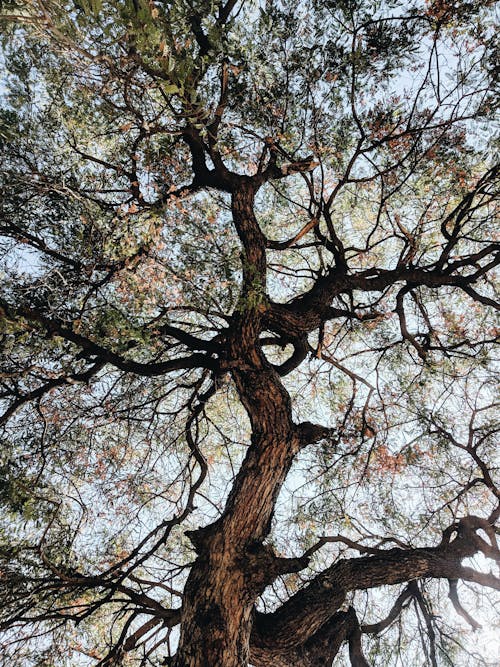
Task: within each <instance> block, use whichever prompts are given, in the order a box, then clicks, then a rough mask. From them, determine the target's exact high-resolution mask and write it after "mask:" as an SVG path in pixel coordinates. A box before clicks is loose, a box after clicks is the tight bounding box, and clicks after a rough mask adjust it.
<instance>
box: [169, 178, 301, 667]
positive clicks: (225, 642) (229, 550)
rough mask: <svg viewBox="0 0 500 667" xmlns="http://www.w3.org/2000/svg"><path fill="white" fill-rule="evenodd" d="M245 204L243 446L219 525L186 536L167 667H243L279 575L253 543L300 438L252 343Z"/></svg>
mask: <svg viewBox="0 0 500 667" xmlns="http://www.w3.org/2000/svg"><path fill="white" fill-rule="evenodd" d="M253 194H254V193H253V191H252V190H251V188H249V187H246V188H245V187H242V188H241V190H240V191H239V192H237V193H235V194H234V195H233V218H234V222H235V226H236V228H237V230H238V233H239V234H240V238H241V240H242V245H243V248H244V253H245V259H244V260H243V286H242V292H241V299H240V304H239V307H238V310H237V312H236V314H235V316H234V319H233V325H232V328H231V329H232V331H231V333H230V334H229V336H228V351H229V355H228V359H227V363H228V367H229V368H230V369H231V372H232V375H233V379H234V382H235V384H236V388H237V390H238V393H239V396H240V399H241V401H242V403H243V405H244V406H245V408H246V410H247V413H248V416H249V418H250V422H251V426H252V441H251V445H250V447H249V449H248V452H247V455H246V457H245V460H244V461H243V463H242V466H241V469H240V471H239V473H238V475H237V477H236V480H235V483H234V485H233V488H232V491H231V493H230V495H229V498H228V500H227V503H226V507H225V510H224V513H223V515H222V516H221V518H220V519H219V520H218V521H216V522H215V523H214V524H212V525H210V526H206V527H204V528H201V529H199V530H197V531H194V532H193V533H191V534H190V537H191V540H192V542H193V544H194V545H195V547H196V551H197V553H198V558H197V560H196V561H195V563H194V564H193V567H192V569H191V572H190V575H189V579H188V582H187V585H186V589H185V594H184V599H183V611H182V621H181V636H180V642H179V649H178V651H177V656H176V659H175V663H174V664H175V667H222V666H223V667H243V666H244V665H247V664H248V659H249V644H250V633H251V629H252V610H253V606H254V603H255V601H256V599H257V598H258V596H259V595H260V593H261V592H262V591H263V590H264V588H265V586H266V585H267V584H268V583H270V582H271V581H273V579H274V578H275V577H276V576H277V575H278V574H279V571H280V570H279V568H280V567H284V562H283V559H276V558H275V556H274V554H272V552H271V551H270V550H269V549H267V548H266V547H264V546H263V545H262V542H263V540H264V538H265V537H266V536H267V534H268V532H269V528H270V521H271V518H272V513H273V509H274V505H275V502H276V497H277V495H278V493H279V490H280V488H281V485H282V483H283V481H284V479H285V477H286V474H287V473H288V470H289V469H290V465H291V463H292V460H293V457H294V455H295V454H296V453H297V451H298V450H299V448H300V446H301V444H302V440H301V437H302V436H301V431H300V429H298V428H297V427H296V426H295V424H294V423H293V421H292V417H291V403H290V397H289V395H288V393H287V392H286V390H285V389H284V387H283V386H282V384H281V382H280V379H279V376H278V375H277V373H276V371H275V370H273V368H272V367H271V366H270V364H269V363H268V362H267V360H266V359H265V356H264V355H263V353H262V351H261V349H260V346H259V343H258V339H259V335H260V328H261V326H260V322H261V314H262V311H263V303H262V299H263V296H264V294H265V271H266V265H265V239H264V237H263V236H262V233H261V232H260V229H259V227H258V224H257V221H256V220H255V216H254V214H253ZM288 565H289V564H288ZM301 566H302V567H303V564H302V565H301Z"/></svg>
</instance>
